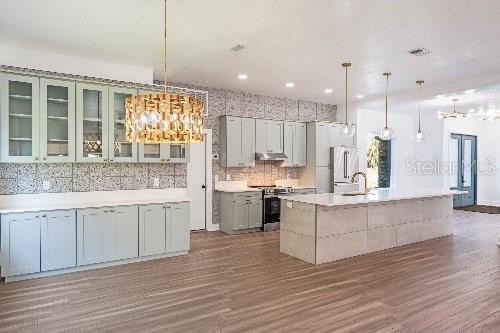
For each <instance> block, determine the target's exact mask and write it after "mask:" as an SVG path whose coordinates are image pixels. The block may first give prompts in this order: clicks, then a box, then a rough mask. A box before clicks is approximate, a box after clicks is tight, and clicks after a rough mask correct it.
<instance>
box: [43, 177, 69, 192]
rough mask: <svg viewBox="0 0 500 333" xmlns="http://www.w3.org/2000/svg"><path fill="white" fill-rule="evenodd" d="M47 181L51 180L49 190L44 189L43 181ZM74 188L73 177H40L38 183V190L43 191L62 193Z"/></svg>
mask: <svg viewBox="0 0 500 333" xmlns="http://www.w3.org/2000/svg"><path fill="white" fill-rule="evenodd" d="M45 181H48V182H50V188H49V189H48V190H44V189H43V183H44V182H45ZM72 190H73V178H68V177H66V178H56V177H53V178H38V180H37V183H36V192H37V193H43V192H49V193H62V192H71V191H72Z"/></svg>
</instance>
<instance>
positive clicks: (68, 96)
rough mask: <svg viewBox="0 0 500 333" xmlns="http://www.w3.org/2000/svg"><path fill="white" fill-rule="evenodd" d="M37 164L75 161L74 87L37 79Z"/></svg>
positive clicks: (67, 83) (67, 82) (63, 82)
mask: <svg viewBox="0 0 500 333" xmlns="http://www.w3.org/2000/svg"><path fill="white" fill-rule="evenodd" d="M40 160H41V161H42V162H44V163H45V162H74V161H75V83H74V82H69V81H58V80H51V79H40Z"/></svg>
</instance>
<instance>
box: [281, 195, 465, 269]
mask: <svg viewBox="0 0 500 333" xmlns="http://www.w3.org/2000/svg"><path fill="white" fill-rule="evenodd" d="M453 194H459V192H457V191H451V190H428V191H415V192H402V191H396V190H373V191H371V192H370V193H368V194H366V195H352V196H346V195H338V194H333V193H322V194H306V195H298V196H283V197H280V198H281V200H282V203H281V231H280V251H281V252H282V253H285V254H287V255H290V256H292V257H296V258H298V259H301V260H304V261H307V262H309V263H312V264H315V265H319V264H322V263H326V262H331V261H335V260H340V259H344V258H349V257H354V256H358V255H361V254H365V253H370V252H375V251H380V250H385V249H389V248H393V247H397V246H402V245H407V244H411V243H416V242H420V241H425V240H428V239H433V238H438V237H443V236H448V235H451V234H453V226H452V211H453Z"/></svg>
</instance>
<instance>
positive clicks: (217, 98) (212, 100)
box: [208, 89, 226, 118]
mask: <svg viewBox="0 0 500 333" xmlns="http://www.w3.org/2000/svg"><path fill="white" fill-rule="evenodd" d="M225 114H226V91H225V90H222V89H209V90H208V116H209V117H214V118H217V117H219V116H222V115H225Z"/></svg>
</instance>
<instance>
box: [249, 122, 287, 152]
mask: <svg viewBox="0 0 500 333" xmlns="http://www.w3.org/2000/svg"><path fill="white" fill-rule="evenodd" d="M283 127H284V126H283V121H279V120H266V119H257V120H256V121H255V151H256V152H257V153H283Z"/></svg>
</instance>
